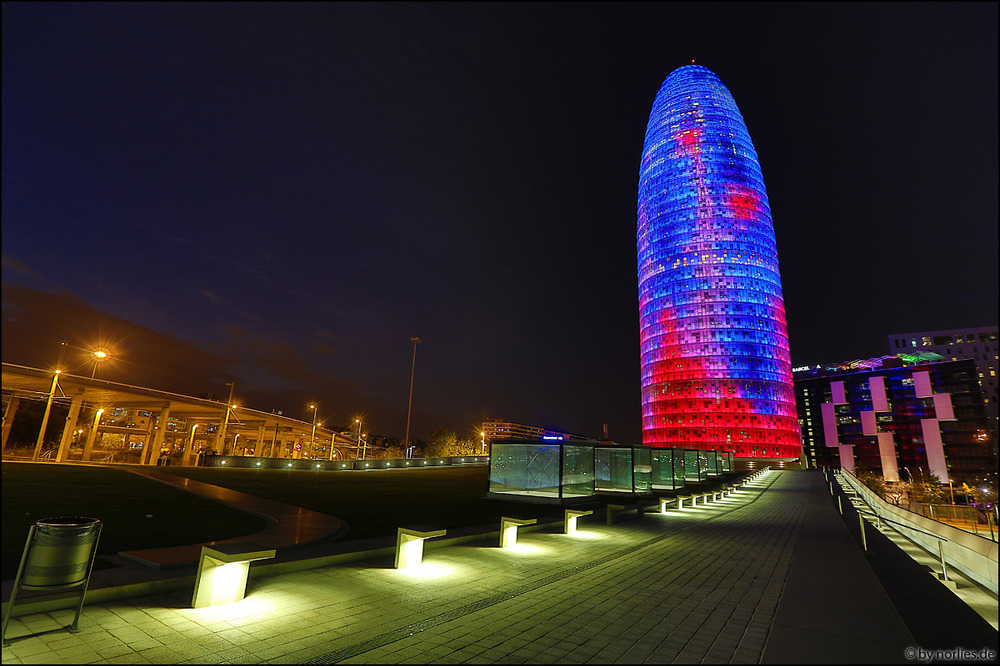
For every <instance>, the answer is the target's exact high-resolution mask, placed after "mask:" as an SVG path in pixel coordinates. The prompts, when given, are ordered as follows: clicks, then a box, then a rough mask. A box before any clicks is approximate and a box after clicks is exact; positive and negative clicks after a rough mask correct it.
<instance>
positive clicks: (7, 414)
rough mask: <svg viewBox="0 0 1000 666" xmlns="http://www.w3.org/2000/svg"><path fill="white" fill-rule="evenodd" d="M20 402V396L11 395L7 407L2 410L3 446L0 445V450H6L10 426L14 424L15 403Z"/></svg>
mask: <svg viewBox="0 0 1000 666" xmlns="http://www.w3.org/2000/svg"><path fill="white" fill-rule="evenodd" d="M20 402H21V399H20V398H15V397H13V396H12V397H11V399H10V402H8V403H7V409H5V410H4V412H3V446H2V447H0V450H3V451H6V450H7V439H8V438H9V437H10V427H11V426H12V425H14V415H15V414H17V405H18V404H19V403H20Z"/></svg>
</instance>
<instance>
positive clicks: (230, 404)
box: [219, 382, 235, 455]
mask: <svg viewBox="0 0 1000 666" xmlns="http://www.w3.org/2000/svg"><path fill="white" fill-rule="evenodd" d="M226 385H227V386H228V387H229V400H228V401H227V402H226V417H225V418H224V419H223V420H222V432H220V433H219V439H220V440H221V441H222V444H221V447H222V455H226V430H227V429H228V428H229V410H230V409H232V408H233V388H234V387H235V386H234V384H233V382H226Z"/></svg>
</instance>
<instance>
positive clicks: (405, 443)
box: [403, 338, 420, 446]
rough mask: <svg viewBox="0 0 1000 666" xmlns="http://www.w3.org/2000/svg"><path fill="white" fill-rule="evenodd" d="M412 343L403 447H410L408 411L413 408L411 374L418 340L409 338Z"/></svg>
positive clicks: (415, 361) (414, 367) (414, 366)
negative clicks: (408, 398)
mask: <svg viewBox="0 0 1000 666" xmlns="http://www.w3.org/2000/svg"><path fill="white" fill-rule="evenodd" d="M410 342H412V343H413V363H412V364H411V365H410V402H409V403H408V404H407V405H406V437H405V438H404V439H403V446H409V445H410V409H411V408H412V407H413V372H414V370H416V368H417V343H418V342H420V338H410Z"/></svg>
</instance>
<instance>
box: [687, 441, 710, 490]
mask: <svg viewBox="0 0 1000 666" xmlns="http://www.w3.org/2000/svg"><path fill="white" fill-rule="evenodd" d="M699 453H700V451H698V449H684V480H685V481H686V482H687V483H701V482H702V481H704V480H705V478H706V477H705V476H704V472H703V471H702V467H701V463H700V461H699V456H698V454H699Z"/></svg>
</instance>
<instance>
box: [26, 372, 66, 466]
mask: <svg viewBox="0 0 1000 666" xmlns="http://www.w3.org/2000/svg"><path fill="white" fill-rule="evenodd" d="M60 362H61V361H60ZM59 372H60V371H59V370H56V371H55V372H54V373H53V374H52V386H51V387H50V388H49V399H48V402H46V403H45V413H44V414H43V415H42V427H41V428H40V429H39V431H38V439H37V440H36V441H35V452H34V453H33V454H32V456H31V459H32V460H34V461H37V460H38V457H39V456H40V455H41V453H42V444H44V443H45V431H46V430H47V429H48V427H49V414H51V413H52V400H53V399H54V398H55V394H56V386H57V385H58V384H59Z"/></svg>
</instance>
